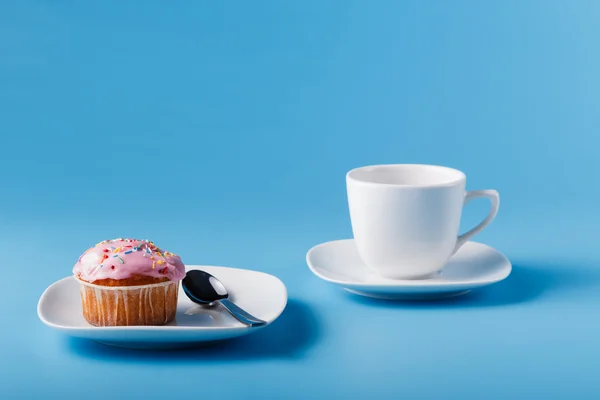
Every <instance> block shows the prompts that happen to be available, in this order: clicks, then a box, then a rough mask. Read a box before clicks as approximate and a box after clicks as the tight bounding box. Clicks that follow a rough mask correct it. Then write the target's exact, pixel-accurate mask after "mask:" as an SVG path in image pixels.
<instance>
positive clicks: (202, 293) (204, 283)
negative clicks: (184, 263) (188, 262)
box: [181, 269, 266, 326]
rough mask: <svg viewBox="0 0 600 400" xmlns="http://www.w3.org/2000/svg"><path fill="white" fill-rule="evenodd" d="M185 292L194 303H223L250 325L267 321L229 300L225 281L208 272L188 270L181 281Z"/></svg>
mask: <svg viewBox="0 0 600 400" xmlns="http://www.w3.org/2000/svg"><path fill="white" fill-rule="evenodd" d="M181 286H182V288H183V292H184V293H185V294H186V295H187V297H189V298H190V300H192V301H193V302H194V303H196V304H200V305H206V306H209V307H210V306H214V305H216V304H221V305H222V306H223V307H225V309H226V310H227V311H229V312H230V313H231V315H233V316H234V317H235V318H236V319H237V320H238V321H240V322H242V323H244V324H246V325H248V326H261V325H265V324H266V322H265V321H263V320H262V319H259V318H256V317H254V316H253V315H251V314H249V313H248V312H246V311H244V310H243V309H241V308H240V307H238V306H237V305H236V304H235V303H233V302H232V301H231V300H229V293H228V292H227V288H226V287H225V285H223V283H222V282H221V281H220V280H218V279H217V278H216V277H214V276H213V275H211V274H209V273H208V272H205V271H202V270H199V269H194V270H191V271H188V272H187V273H186V275H185V278H183V280H182V281H181Z"/></svg>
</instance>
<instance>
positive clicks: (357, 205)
mask: <svg viewBox="0 0 600 400" xmlns="http://www.w3.org/2000/svg"><path fill="white" fill-rule="evenodd" d="M346 186H347V192H348V204H349V209H350V219H351V221H352V231H353V234H354V241H355V243H356V246H357V250H358V253H359V255H360V257H361V258H362V260H363V261H364V263H365V264H366V265H367V266H368V267H369V268H370V269H371V270H372V271H373V272H375V273H376V274H378V275H380V276H383V277H386V278H392V279H426V278H430V277H432V276H434V275H435V274H436V272H438V271H440V270H441V269H442V268H443V267H444V265H446V263H447V262H448V260H449V259H450V257H451V256H452V255H453V254H454V253H455V252H456V251H457V250H458V248H459V247H460V246H461V245H462V244H464V243H465V242H466V241H467V240H468V239H469V238H470V237H472V236H474V235H475V234H477V233H479V232H480V231H481V230H483V228H485V226H487V224H489V223H490V222H491V221H492V220H493V218H494V217H495V215H496V212H497V209H498V193H497V192H496V191H493V190H490V191H478V192H469V193H467V192H466V191H465V186H466V176H465V174H464V173H463V172H461V171H459V170H456V169H452V168H448V167H442V166H435V165H419V164H393V165H374V166H367V167H361V168H357V169H353V170H351V171H350V172H348V174H347V175H346ZM474 197H486V198H489V199H490V200H491V201H492V209H491V210H490V213H489V214H488V216H487V218H486V219H485V220H484V221H483V222H482V223H480V224H479V225H478V226H476V227H475V228H473V229H471V230H470V231H468V232H466V233H465V234H463V235H461V236H460V237H459V236H458V229H459V226H460V219H461V215H462V209H463V206H464V205H465V204H466V202H467V201H469V200H470V199H471V198H474Z"/></svg>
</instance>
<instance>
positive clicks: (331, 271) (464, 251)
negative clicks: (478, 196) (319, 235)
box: [306, 239, 512, 300]
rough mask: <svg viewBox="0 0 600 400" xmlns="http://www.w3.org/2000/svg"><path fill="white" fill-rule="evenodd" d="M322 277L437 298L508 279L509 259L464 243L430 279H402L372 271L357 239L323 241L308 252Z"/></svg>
mask: <svg viewBox="0 0 600 400" xmlns="http://www.w3.org/2000/svg"><path fill="white" fill-rule="evenodd" d="M306 262H307V264H308V267H309V268H310V270H311V271H312V272H313V273H314V274H315V275H316V276H318V277H319V278H321V279H323V280H325V281H328V282H331V283H334V284H336V285H338V286H341V287H342V288H344V289H346V290H347V291H349V292H351V293H355V294H358V295H361V296H367V297H374V298H380V299H390V300H436V299H442V298H448V297H454V296H459V295H461V294H464V293H467V292H469V291H470V290H472V289H476V288H480V287H483V286H487V285H491V284H493V283H496V282H500V281H501V280H503V279H505V278H506V277H507V276H508V275H509V274H510V272H511V269H512V266H511V263H510V261H509V260H508V259H507V258H506V257H505V256H504V255H503V254H502V253H500V252H499V251H498V250H496V249H494V248H492V247H490V246H487V245H485V244H482V243H477V242H467V243H465V244H464V245H463V246H462V247H461V248H460V249H459V250H458V251H457V252H456V254H454V255H453V256H452V258H451V259H450V261H448V264H446V266H445V267H444V268H443V269H442V271H441V272H440V273H438V274H437V275H436V276H434V277H432V278H429V279H419V280H399V279H389V278H383V277H380V276H378V275H376V274H375V273H373V272H372V271H371V270H370V269H369V268H368V267H367V266H366V265H365V264H364V262H363V261H362V260H361V258H360V257H359V255H358V251H357V249H356V246H355V244H354V239H346V240H335V241H331V242H326V243H322V244H320V245H317V246H315V247H313V248H312V249H310V250H309V251H308V253H307V254H306Z"/></svg>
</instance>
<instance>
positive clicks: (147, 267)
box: [73, 238, 185, 282]
mask: <svg viewBox="0 0 600 400" xmlns="http://www.w3.org/2000/svg"><path fill="white" fill-rule="evenodd" d="M73 274H75V276H77V277H79V278H81V279H83V280H85V281H88V282H94V281H95V280H100V279H108V278H110V279H115V280H119V279H127V278H130V277H132V276H133V275H142V276H151V277H154V278H164V277H166V278H169V280H172V281H176V280H180V279H183V277H184V276H185V266H184V265H183V263H182V262H181V258H179V256H178V255H175V254H173V253H170V252H168V251H162V250H161V249H159V248H158V247H156V246H155V245H154V243H152V242H149V241H147V240H138V239H120V238H119V239H114V240H105V241H103V242H100V243H98V244H97V245H96V246H94V247H92V248H90V249H88V250H86V252H85V253H83V254H82V255H81V257H79V261H77V263H76V264H75V266H74V267H73Z"/></svg>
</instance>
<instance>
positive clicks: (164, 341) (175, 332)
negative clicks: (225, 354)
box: [38, 265, 287, 348]
mask: <svg viewBox="0 0 600 400" xmlns="http://www.w3.org/2000/svg"><path fill="white" fill-rule="evenodd" d="M190 269H202V270H204V271H206V272H208V273H210V274H212V275H214V276H215V277H217V278H218V279H219V280H220V281H221V282H223V284H224V285H225V287H227V290H228V291H229V294H230V299H231V300H232V301H234V302H235V303H236V304H237V305H239V306H240V307H242V308H243V309H244V310H246V311H248V312H249V313H250V314H252V315H254V316H256V317H258V318H260V319H262V320H265V321H267V325H264V326H261V327H253V328H249V327H247V326H246V325H243V324H242V323H240V322H238V321H237V320H236V319H235V318H233V317H232V316H231V315H229V313H228V312H227V311H226V310H225V309H222V308H220V307H215V308H210V309H209V308H203V307H201V306H199V305H196V304H194V303H192V302H191V301H190V300H189V299H188V298H187V296H186V295H185V294H184V293H183V289H181V285H179V302H178V304H177V314H176V317H175V321H173V322H171V323H169V324H167V325H164V326H114V327H95V326H92V325H90V324H89V323H88V322H87V321H86V320H85V319H84V318H83V314H82V311H81V299H80V295H79V283H78V282H77V281H76V280H75V279H74V278H73V277H67V278H64V279H61V280H59V281H58V282H55V283H53V284H52V285H50V286H49V287H48V288H47V289H46V291H44V293H43V294H42V297H41V298H40V301H39V303H38V316H39V317H40V319H41V320H42V322H44V323H45V324H46V325H48V326H49V327H51V328H54V329H57V330H59V331H62V332H64V333H66V334H67V335H70V336H75V337H79V338H85V339H91V340H95V341H97V342H101V343H104V344H108V345H113V346H119V347H129V348H175V347H186V346H191V345H194V344H198V343H201V342H209V341H215V340H222V339H230V338H233V337H237V336H242V335H247V334H249V333H253V332H256V331H257V330H258V329H264V328H265V327H266V326H268V324H270V323H272V322H273V321H275V319H277V317H279V315H280V314H281V313H282V312H283V309H284V308H285V306H286V304H287V290H286V288H285V285H284V284H283V282H281V281H280V280H279V279H277V278H276V277H274V276H272V275H269V274H265V273H262V272H256V271H250V270H244V269H235V268H226V267H209V266H203V265H190V266H186V270H190Z"/></svg>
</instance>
